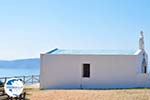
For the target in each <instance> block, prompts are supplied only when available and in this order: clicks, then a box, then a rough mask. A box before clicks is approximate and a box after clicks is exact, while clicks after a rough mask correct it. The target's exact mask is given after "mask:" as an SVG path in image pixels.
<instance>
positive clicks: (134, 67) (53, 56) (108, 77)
mask: <svg viewBox="0 0 150 100" xmlns="http://www.w3.org/2000/svg"><path fill="white" fill-rule="evenodd" d="M143 39H144V38H143ZM142 41H144V40H141V38H140V40H139V44H140V47H139V48H140V49H139V50H137V51H136V52H135V53H129V54H127V53H122V54H121V53H97V54H94V53H91V54H90V53H89V54H88V53H86V54H83V53H79V52H77V53H75V54H74V53H63V52H62V53H61V52H57V51H59V49H55V50H52V51H50V52H49V53H46V54H41V70H40V88H41V89H70V88H71V89H80V88H84V89H86V88H87V89H89V88H93V89H94V88H95V89H97V88H135V87H136V88H137V87H150V75H149V74H147V73H146V71H147V62H148V57H147V54H146V52H145V50H144V42H142ZM141 42H142V43H141ZM84 64H88V66H89V70H88V71H89V73H88V74H89V76H88V77H84V76H83V73H84V71H83V70H85V69H83V65H84ZM86 70H87V69H86Z"/></svg>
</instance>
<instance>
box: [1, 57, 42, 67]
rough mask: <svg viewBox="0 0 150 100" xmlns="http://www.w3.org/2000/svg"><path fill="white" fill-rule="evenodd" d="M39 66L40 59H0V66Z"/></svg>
mask: <svg viewBox="0 0 150 100" xmlns="http://www.w3.org/2000/svg"><path fill="white" fill-rule="evenodd" d="M39 67H40V59H39V58H33V59H18V60H13V61H3V60H0V68H38V69H39Z"/></svg>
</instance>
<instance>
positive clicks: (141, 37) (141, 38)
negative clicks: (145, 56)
mask: <svg viewBox="0 0 150 100" xmlns="http://www.w3.org/2000/svg"><path fill="white" fill-rule="evenodd" d="M139 49H140V50H144V35H143V31H141V32H140V38H139Z"/></svg>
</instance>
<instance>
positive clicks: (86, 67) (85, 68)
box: [83, 64, 90, 78]
mask: <svg viewBox="0 0 150 100" xmlns="http://www.w3.org/2000/svg"><path fill="white" fill-rule="evenodd" d="M83 77H85V78H88V77H90V64H83Z"/></svg>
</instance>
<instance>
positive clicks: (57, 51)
mask: <svg viewBox="0 0 150 100" xmlns="http://www.w3.org/2000/svg"><path fill="white" fill-rule="evenodd" d="M136 52H137V51H136V50H66V49H58V48H56V49H53V50H51V51H49V52H47V53H46V54H81V55H82V54H87V55H88V54H93V55H135V53H136Z"/></svg>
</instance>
